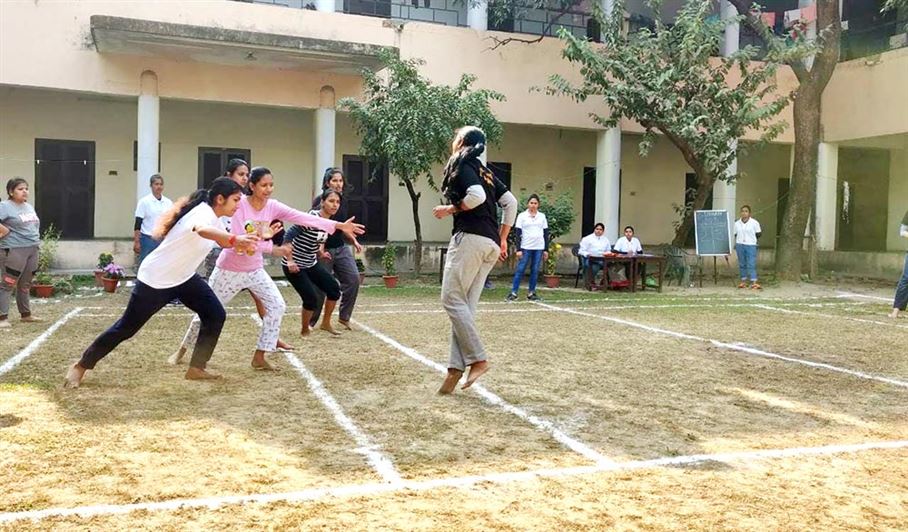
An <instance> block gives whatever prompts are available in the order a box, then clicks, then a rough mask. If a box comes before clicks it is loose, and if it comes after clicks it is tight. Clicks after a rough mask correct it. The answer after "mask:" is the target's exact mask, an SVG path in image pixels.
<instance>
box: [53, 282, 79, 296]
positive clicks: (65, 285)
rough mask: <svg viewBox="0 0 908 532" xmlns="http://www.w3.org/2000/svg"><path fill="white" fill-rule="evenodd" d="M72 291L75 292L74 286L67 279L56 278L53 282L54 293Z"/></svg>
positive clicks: (68, 292)
mask: <svg viewBox="0 0 908 532" xmlns="http://www.w3.org/2000/svg"><path fill="white" fill-rule="evenodd" d="M73 292H75V288H74V287H73V283H71V282H70V281H69V280H68V279H57V281H56V282H55V283H54V293H56V294H66V295H71V294H72V293H73Z"/></svg>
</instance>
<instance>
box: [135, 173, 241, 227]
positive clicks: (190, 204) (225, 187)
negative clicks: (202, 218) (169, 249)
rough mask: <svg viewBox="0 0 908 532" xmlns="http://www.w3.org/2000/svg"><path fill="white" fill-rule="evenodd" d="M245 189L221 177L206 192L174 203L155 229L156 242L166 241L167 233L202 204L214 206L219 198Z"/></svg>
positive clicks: (196, 192)
mask: <svg viewBox="0 0 908 532" xmlns="http://www.w3.org/2000/svg"><path fill="white" fill-rule="evenodd" d="M242 190H243V188H242V187H241V186H240V185H239V183H237V182H236V181H234V180H233V179H230V178H229V177H219V178H217V179H215V180H214V181H212V182H211V186H210V187H209V188H208V189H207V190H206V189H204V188H202V189H199V190H196V191H195V192H193V193H192V194H190V196H189V197H188V198H185V197H184V198H180V199H178V200H177V201H175V202H174V204H173V207H171V208H170V210H168V211H167V212H165V213H164V214H162V215H161V217H160V218H159V219H158V223H157V225H156V226H155V228H154V232H153V233H152V236H153V237H154V239H155V240H164V237H165V236H167V233H169V232H170V230H171V229H173V226H174V225H176V223H177V222H179V221H180V218H182V217H184V216H186V214H187V213H188V212H189V211H191V210H192V209H195V208H196V207H198V206H199V205H201V204H202V203H207V204H208V205H211V206H214V205H215V204H216V203H217V198H218V196H221V197H223V198H224V199H227V198H229V197H230V196H232V195H234V194H236V193H237V192H241V191H242Z"/></svg>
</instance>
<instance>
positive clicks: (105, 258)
mask: <svg viewBox="0 0 908 532" xmlns="http://www.w3.org/2000/svg"><path fill="white" fill-rule="evenodd" d="M113 260H114V258H113V255H112V254H110V253H107V252H106V251H105V252H104V253H101V254H100V255H98V267H97V268H95V285H96V286H104V284H103V283H102V282H101V277H104V268H106V267H107V265H108V264H110V263H111V262H113Z"/></svg>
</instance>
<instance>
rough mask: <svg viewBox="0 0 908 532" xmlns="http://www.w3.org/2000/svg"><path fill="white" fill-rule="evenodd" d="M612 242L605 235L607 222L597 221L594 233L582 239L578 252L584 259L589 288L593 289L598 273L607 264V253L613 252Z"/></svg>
mask: <svg viewBox="0 0 908 532" xmlns="http://www.w3.org/2000/svg"><path fill="white" fill-rule="evenodd" d="M611 250H612V244H611V242H609V239H608V237H606V236H605V224H603V223H601V222H597V223H596V225H595V226H594V227H593V233H592V234H589V235H586V236H585V237H583V239H582V240H580V250H579V251H578V252H577V254H578V255H580V257H581V259H582V260H583V272H584V278H585V280H586V288H587V290H593V289H594V286H595V280H596V274H597V273H599V272H600V271H602V269H603V267H604V266H605V257H604V255H605V254H606V253H609V252H611Z"/></svg>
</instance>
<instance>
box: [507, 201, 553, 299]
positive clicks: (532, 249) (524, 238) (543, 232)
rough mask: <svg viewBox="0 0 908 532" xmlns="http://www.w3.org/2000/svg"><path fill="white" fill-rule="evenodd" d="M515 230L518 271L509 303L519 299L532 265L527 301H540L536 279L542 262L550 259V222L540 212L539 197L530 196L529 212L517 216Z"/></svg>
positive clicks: (516, 271) (509, 296) (515, 273)
mask: <svg viewBox="0 0 908 532" xmlns="http://www.w3.org/2000/svg"><path fill="white" fill-rule="evenodd" d="M514 230H515V231H516V232H517V246H518V247H517V258H518V259H520V260H519V262H518V263H517V269H516V270H515V271H514V281H513V283H512V285H511V293H510V294H508V298H507V299H508V301H514V300H515V299H517V291H518V290H520V280H521V279H523V274H524V272H526V269H527V264H529V265H530V286H529V290H528V292H527V299H529V300H530V301H538V300H539V296H537V295H536V278H537V277H538V276H539V265H540V264H541V263H542V261H544V260H547V259H548V258H549V253H548V251H546V245H547V244H548V241H549V222H548V220H547V219H546V217H545V214H543V213H541V212H539V196H537V195H536V194H530V199H529V200H527V210H525V211H523V212H522V213H520V215H518V216H517V223H516V224H514Z"/></svg>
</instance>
